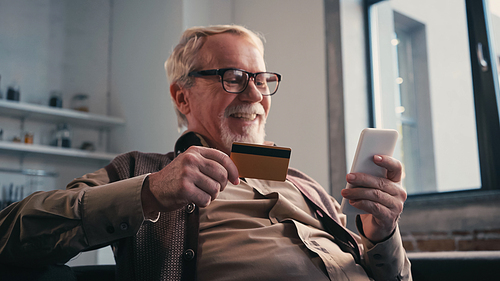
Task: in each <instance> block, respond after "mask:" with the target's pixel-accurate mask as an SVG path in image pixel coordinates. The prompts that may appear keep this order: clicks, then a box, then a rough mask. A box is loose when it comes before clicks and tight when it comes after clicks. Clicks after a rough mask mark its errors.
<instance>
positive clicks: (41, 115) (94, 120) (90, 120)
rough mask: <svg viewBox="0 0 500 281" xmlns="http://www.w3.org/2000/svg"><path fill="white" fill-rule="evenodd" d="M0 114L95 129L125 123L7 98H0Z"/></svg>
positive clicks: (97, 115)
mask: <svg viewBox="0 0 500 281" xmlns="http://www.w3.org/2000/svg"><path fill="white" fill-rule="evenodd" d="M0 115H1V116H7V117H14V118H25V119H33V120H37V121H50V122H55V123H63V122H64V123H68V124H71V125H76V126H81V127H86V128H96V129H107V128H111V127H115V126H120V125H123V124H125V121H124V120H123V119H121V118H118V117H112V116H106V115H99V114H92V113H86V112H80V111H76V110H72V109H66V108H54V107H49V106H42V105H36V104H29V103H22V102H13V101H8V100H0Z"/></svg>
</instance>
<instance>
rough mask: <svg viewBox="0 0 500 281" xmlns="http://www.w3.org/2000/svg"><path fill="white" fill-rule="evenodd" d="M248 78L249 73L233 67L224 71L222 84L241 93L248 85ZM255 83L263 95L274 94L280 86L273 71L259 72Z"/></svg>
mask: <svg viewBox="0 0 500 281" xmlns="http://www.w3.org/2000/svg"><path fill="white" fill-rule="evenodd" d="M248 80H249V75H248V73H246V72H244V71H241V70H237V69H232V70H228V71H226V72H225V73H224V76H223V77H222V84H223V86H224V89H225V90H226V91H228V92H230V93H241V92H243V91H244V90H245V88H246V87H247V84H248ZM254 83H255V86H256V87H257V88H258V89H259V90H260V92H261V93H262V94H263V95H272V94H274V92H276V90H277V88H278V77H277V76H276V74H272V73H259V74H257V75H256V76H255V80H254Z"/></svg>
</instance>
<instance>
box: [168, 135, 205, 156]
mask: <svg viewBox="0 0 500 281" xmlns="http://www.w3.org/2000/svg"><path fill="white" fill-rule="evenodd" d="M193 145H196V146H205V147H209V145H208V143H207V142H206V141H205V139H204V138H203V136H202V135H200V134H198V133H195V132H191V131H186V132H184V133H183V134H182V135H181V136H180V137H179V139H177V141H176V142H175V146H174V157H177V156H178V155H179V154H181V153H183V152H184V151H186V150H187V149H188V148H189V147H190V146H193Z"/></svg>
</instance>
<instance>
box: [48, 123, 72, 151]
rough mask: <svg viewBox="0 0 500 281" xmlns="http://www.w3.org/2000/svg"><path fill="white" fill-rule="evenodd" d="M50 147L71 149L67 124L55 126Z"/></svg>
mask: <svg viewBox="0 0 500 281" xmlns="http://www.w3.org/2000/svg"><path fill="white" fill-rule="evenodd" d="M51 145H52V146H57V147H66V148H70V147H71V130H70V128H69V126H68V124H66V123H61V124H58V125H57V129H56V131H55V134H54V138H53V140H52V142H51Z"/></svg>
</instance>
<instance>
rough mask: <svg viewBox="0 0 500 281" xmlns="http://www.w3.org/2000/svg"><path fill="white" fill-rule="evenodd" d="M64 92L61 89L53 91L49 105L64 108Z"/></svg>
mask: <svg viewBox="0 0 500 281" xmlns="http://www.w3.org/2000/svg"><path fill="white" fill-rule="evenodd" d="M62 104H63V101H62V93H61V92H60V91H51V92H50V99H49V106H51V107H59V108H62Z"/></svg>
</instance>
